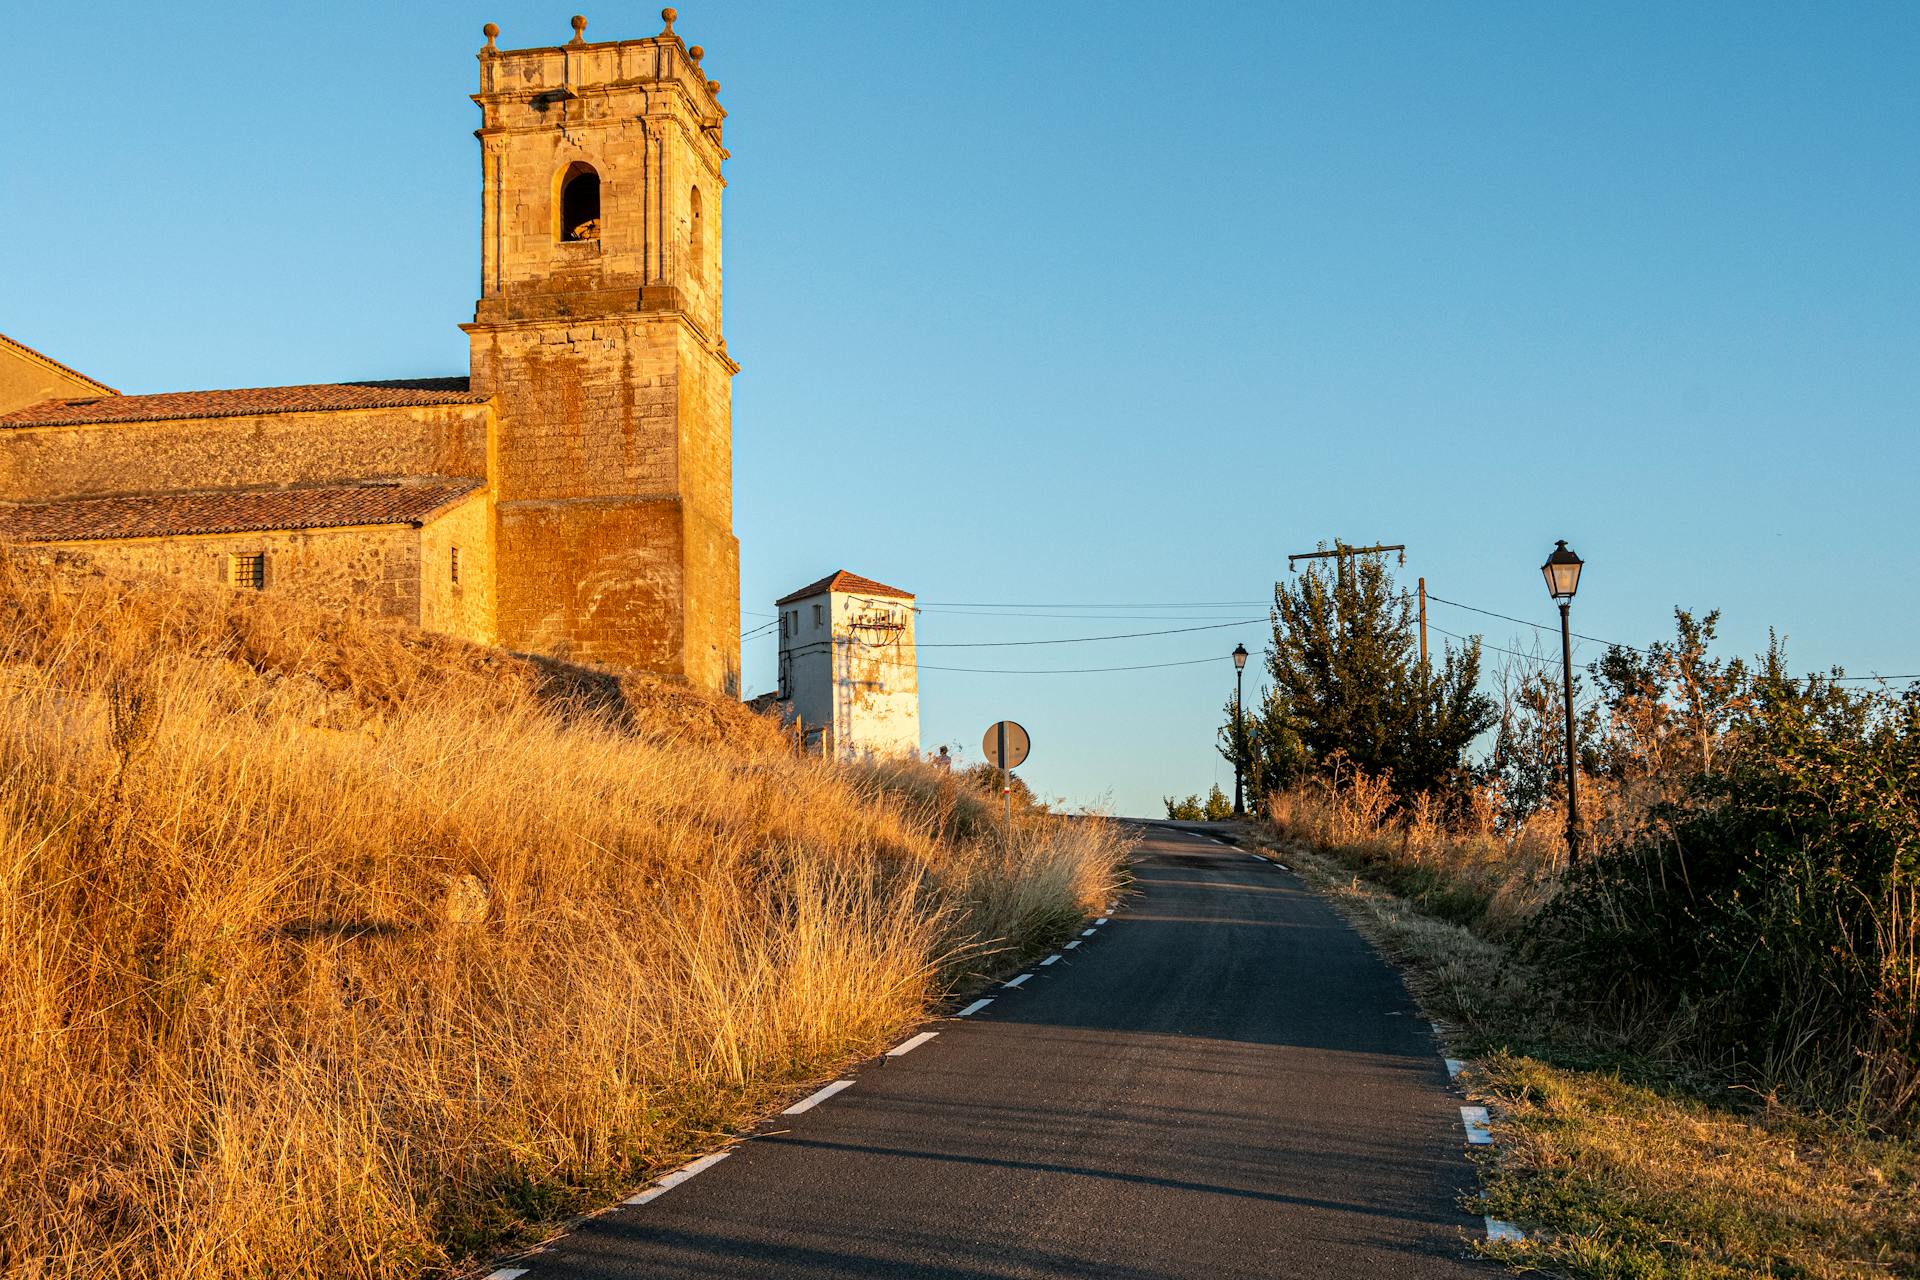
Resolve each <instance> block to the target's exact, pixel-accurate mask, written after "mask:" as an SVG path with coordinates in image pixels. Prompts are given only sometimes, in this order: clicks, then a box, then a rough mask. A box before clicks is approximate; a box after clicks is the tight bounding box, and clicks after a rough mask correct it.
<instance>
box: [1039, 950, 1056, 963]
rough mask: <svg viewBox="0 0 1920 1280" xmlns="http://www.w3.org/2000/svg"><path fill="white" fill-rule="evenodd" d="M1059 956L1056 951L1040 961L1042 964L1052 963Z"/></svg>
mask: <svg viewBox="0 0 1920 1280" xmlns="http://www.w3.org/2000/svg"><path fill="white" fill-rule="evenodd" d="M1059 958H1060V953H1059V952H1058V951H1056V952H1054V953H1053V954H1052V955H1050V956H1048V957H1047V958H1046V959H1045V960H1042V961H1041V962H1040V963H1041V965H1042V966H1046V965H1050V964H1052V963H1054V962H1055V961H1056V960H1058V959H1059Z"/></svg>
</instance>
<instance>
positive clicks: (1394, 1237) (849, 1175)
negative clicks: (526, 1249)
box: [509, 826, 1497, 1280]
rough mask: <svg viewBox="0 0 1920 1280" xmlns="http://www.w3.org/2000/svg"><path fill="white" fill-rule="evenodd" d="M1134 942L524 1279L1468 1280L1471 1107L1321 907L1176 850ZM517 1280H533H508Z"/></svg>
mask: <svg viewBox="0 0 1920 1280" xmlns="http://www.w3.org/2000/svg"><path fill="white" fill-rule="evenodd" d="M1147 836H1148V838H1147V841H1146V843H1145V844H1144V845H1143V847H1142V857H1141V860H1140V862H1139V865H1138V867H1137V872H1138V875H1139V885H1138V891H1137V892H1136V893H1135V894H1134V895H1133V897H1132V898H1131V900H1130V901H1128V902H1126V903H1124V904H1122V907H1121V909H1120V911H1119V912H1118V913H1116V914H1115V916H1114V917H1113V919H1112V920H1111V922H1110V923H1108V924H1107V925H1106V926H1104V927H1102V928H1100V929H1098V930H1097V931H1096V932H1095V933H1094V935H1093V936H1091V937H1089V938H1087V939H1085V940H1084V942H1083V943H1082V944H1081V945H1080V946H1079V947H1077V948H1075V949H1073V950H1069V951H1064V952H1063V953H1062V959H1061V960H1059V961H1058V962H1056V963H1054V964H1052V965H1048V966H1044V967H1042V966H1038V965H1036V966H1034V967H1032V968H1031V969H1030V970H1029V971H1030V972H1032V973H1033V975H1034V976H1033V977H1032V978H1030V979H1029V980H1027V981H1026V982H1025V983H1023V984H1022V985H1020V986H1019V987H1017V988H1015V989H1012V990H1006V989H998V988H996V989H992V990H988V991H986V992H983V993H982V994H983V995H988V996H992V997H993V1003H992V1004H991V1005H988V1006H987V1007H986V1008H984V1009H983V1010H981V1011H980V1012H979V1013H977V1014H975V1015H973V1016H972V1017H969V1018H966V1019H964V1020H962V1019H950V1020H946V1021H943V1022H939V1023H935V1024H932V1025H931V1026H930V1027H929V1028H928V1029H930V1030H935V1031H938V1032H939V1035H938V1036H936V1037H935V1038H933V1039H931V1040H928V1041H926V1042H924V1043H922V1044H921V1045H919V1046H918V1047H916V1048H914V1049H913V1050H912V1051H911V1052H910V1053H907V1054H904V1055H902V1056H900V1057H895V1058H881V1059H879V1060H876V1061H874V1062H870V1063H867V1064H865V1065H864V1066H861V1067H860V1068H858V1069H857V1071H855V1072H853V1073H851V1076H852V1078H853V1079H854V1081H855V1083H854V1084H853V1085H852V1086H851V1087H850V1088H847V1089H845V1090H844V1091H842V1092H840V1093H838V1094H836V1095H834V1096H833V1097H831V1098H829V1099H828V1100H826V1101H824V1102H822V1103H820V1104H819V1105H818V1106H817V1107H815V1108H814V1109H812V1110H809V1111H807V1112H806V1113H805V1114H802V1115H795V1116H782V1117H780V1118H779V1119H778V1120H776V1121H775V1122H774V1123H772V1124H770V1125H768V1126H766V1129H765V1130H764V1131H763V1133H762V1135H761V1136H758V1137H756V1138H754V1139H753V1140H752V1141H750V1142H746V1143H744V1144H741V1145H739V1146H737V1147H735V1148H734V1149H733V1151H732V1153H731V1154H730V1155H729V1156H728V1157H727V1158H726V1159H724V1160H722V1161H720V1162H718V1163H715V1164H713V1165H711V1166H710V1167H709V1168H707V1169H705V1170H704V1171H703V1172H701V1173H699V1175H698V1176H696V1177H693V1178H691V1179H689V1180H687V1181H685V1182H683V1183H681V1184H680V1185H678V1186H676V1187H674V1188H673V1189H672V1190H669V1191H667V1192H666V1193H664V1194H662V1195H660V1196H659V1197H658V1198H656V1199H653V1200H652V1201H651V1202H649V1203H647V1204H645V1205H640V1206H636V1207H627V1208H621V1209H619V1210H616V1211H615V1212H613V1213H610V1214H607V1215H604V1216H602V1217H599V1218H596V1219H594V1220H592V1221H590V1222H588V1223H586V1224H584V1225H583V1226H582V1227H581V1228H580V1229H579V1230H577V1231H575V1232H574V1233H573V1234H571V1235H569V1236H567V1237H565V1238H564V1239H562V1240H560V1241H557V1242H555V1243H554V1244H553V1245H552V1246H550V1248H549V1249H548V1251H546V1252H544V1253H542V1254H539V1255H536V1256H534V1257H532V1258H528V1259H525V1260H523V1261H521V1262H519V1263H516V1264H515V1266H516V1267H525V1268H527V1269H528V1270H527V1273H526V1274H527V1280H615V1278H625V1277H649V1278H652V1277H723V1276H724V1277H729V1278H737V1277H746V1276H752V1277H760V1276H767V1277H778V1278H780V1280H821V1278H824V1277H856V1276H857V1277H889V1278H897V1277H908V1276H912V1277H924V1278H928V1280H987V1278H988V1277H992V1278H994V1280H1001V1278H1004V1277H1029V1276H1099V1277H1104V1278H1106V1280H1149V1278H1152V1280H1162V1278H1167V1277H1180V1278H1182V1280H1185V1278H1188V1277H1192V1278H1194V1280H1199V1278H1201V1277H1206V1278H1207V1280H1221V1278H1235V1277H1255V1276H1259V1277H1272V1276H1282V1277H1293V1276H1298V1277H1362V1276H1364V1277H1399V1276H1406V1277H1420V1278H1422V1280H1424V1278H1427V1277H1435V1278H1438V1277H1454V1276H1460V1277H1466V1276H1476V1277H1481V1278H1482V1280H1485V1278H1486V1277H1487V1276H1489V1275H1492V1274H1497V1271H1496V1270H1495V1269H1494V1268H1491V1267H1489V1266H1487V1265H1486V1264H1482V1263H1479V1262H1475V1261H1472V1260H1470V1259H1468V1258H1467V1256H1466V1253H1465V1241H1466V1239H1467V1236H1468V1234H1469V1233H1471V1232H1473V1231H1474V1230H1475V1229H1476V1228H1477V1227H1478V1226H1479V1223H1478V1222H1477V1221H1476V1220H1475V1219H1472V1218H1469V1217H1468V1216H1467V1215H1466V1214H1465V1213H1464V1212H1462V1211H1461V1210H1460V1209H1459V1208H1458V1207H1457V1203H1456V1198H1457V1196H1458V1195H1459V1194H1460V1192H1461V1191H1462V1190H1463V1189H1464V1188H1465V1187H1466V1186H1467V1185H1468V1183H1469V1181H1470V1179H1471V1176H1472V1174H1471V1168H1470V1166H1469V1165H1468V1163H1467V1161H1466V1159H1465V1157H1464V1155H1463V1154H1462V1153H1463V1150H1464V1147H1463V1136H1462V1132H1461V1128H1460V1114H1459V1099H1458V1098H1457V1097H1456V1096H1454V1095H1453V1094H1452V1093H1451V1092H1450V1091H1449V1088H1448V1084H1447V1076H1446V1070H1445V1068H1444V1066H1443V1065H1442V1062H1441V1058H1440V1056H1439V1052H1438V1049H1437V1047H1436V1046H1435V1044H1434V1041H1433V1036H1432V1031H1431V1029H1430V1028H1429V1026H1428V1024H1427V1023H1426V1022H1425V1021H1424V1020H1423V1019H1422V1018H1421V1017H1420V1016H1419V1014H1418V1013H1417V1011H1416V1010H1415V1008H1414V1006H1413V1004H1412V1002H1411V1001H1410V1000H1409V999H1408V998H1407V995H1406V992H1405V990H1404V989H1403V988H1402V987H1401V984H1400V981H1399V979H1398V978H1397V977H1396V976H1395V975H1394V973H1393V972H1392V971H1391V970H1390V969H1389V968H1387V966H1386V965H1384V964H1383V963H1381V961H1380V960H1379V959H1378V958H1377V957H1376V956H1375V955H1374V954H1373V953H1372V952H1371V951H1370V950H1369V949H1368V948H1367V947H1366V945H1365V944H1364V943H1363V942H1361V940H1360V939H1359V938H1358V937H1357V936H1356V935H1355V934H1354V933H1353V932H1352V931H1351V930H1350V929H1349V928H1347V926H1346V925H1345V924H1344V923H1342V922H1341V921H1340V919H1339V918H1338V917H1337V916H1336V915H1335V914H1334V913H1333V911H1332V910H1331V909H1330V908H1328V907H1327V906H1326V904H1325V903H1323V902H1321V901H1320V900H1319V899H1318V898H1316V897H1315V896H1313V895H1312V894H1310V893H1308V892H1307V891H1306V890H1305V889H1304V888H1303V887H1302V886H1301V884H1300V882H1299V881H1298V880H1297V879H1296V878H1295V877H1293V876H1292V875H1290V874H1287V873H1284V872H1282V871H1280V870H1279V869H1278V868H1276V867H1273V866H1270V865H1266V864H1263V863H1260V862H1256V861H1255V860H1253V859H1252V858H1251V857H1250V856H1248V855H1247V854H1245V853H1242V852H1239V851H1237V850H1234V849H1230V848H1227V847H1224V846H1222V845H1219V844H1216V843H1212V842H1210V841H1208V840H1206V839H1205V838H1204V837H1202V836H1199V835H1195V834H1191V833H1186V832H1180V831H1175V830H1172V829H1170V828H1167V827H1160V826H1155V827H1151V828H1149V829H1148V831H1147ZM509 1274H510V1273H509Z"/></svg>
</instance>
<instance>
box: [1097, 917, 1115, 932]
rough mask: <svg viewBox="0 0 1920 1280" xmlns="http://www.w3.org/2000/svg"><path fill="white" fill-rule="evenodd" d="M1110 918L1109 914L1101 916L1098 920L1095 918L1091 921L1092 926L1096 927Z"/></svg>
mask: <svg viewBox="0 0 1920 1280" xmlns="http://www.w3.org/2000/svg"><path fill="white" fill-rule="evenodd" d="M1111 918H1112V917H1110V916H1101V917H1100V918H1099V919H1098V920H1095V921H1094V922H1093V927H1094V928H1096V929H1098V928H1099V927H1100V926H1101V925H1103V924H1105V923H1106V922H1107V921H1108V920H1109V919H1111Z"/></svg>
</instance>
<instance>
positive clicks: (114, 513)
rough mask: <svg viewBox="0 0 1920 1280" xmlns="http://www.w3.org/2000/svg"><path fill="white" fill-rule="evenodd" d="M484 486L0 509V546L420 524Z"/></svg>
mask: <svg viewBox="0 0 1920 1280" xmlns="http://www.w3.org/2000/svg"><path fill="white" fill-rule="evenodd" d="M484 483H485V481H482V480H478V479H465V478H462V479H455V480H432V481H423V482H419V483H413V482H406V483H398V482H397V483H394V484H336V485H312V486H308V487H306V488H301V489H224V490H220V489H216V490H203V491H200V492H196V493H167V494H153V495H147V496H142V497H131V498H68V499H65V500H62V501H58V502H18V503H0V541H9V542H95V541H108V540H111V539H115V538H166V537H175V536H179V535H182V534H194V533H255V532H260V531H263V530H268V529H330V528H340V527H342V526H345V525H362V524H419V523H421V522H423V521H425V520H426V519H427V518H428V517H430V516H432V515H434V514H435V513H436V512H438V511H439V510H440V509H441V508H442V507H445V506H447V505H448V504H450V503H452V502H453V501H455V500H456V499H459V498H463V497H465V496H466V495H468V494H470V493H472V492H474V491H475V490H476V489H479V488H480V487H481V486H482V485H483V484H484Z"/></svg>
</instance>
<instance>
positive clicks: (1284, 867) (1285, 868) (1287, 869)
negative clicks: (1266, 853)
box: [1273, 862, 1293, 875]
mask: <svg viewBox="0 0 1920 1280" xmlns="http://www.w3.org/2000/svg"><path fill="white" fill-rule="evenodd" d="M1273 865H1274V866H1276V867H1278V868H1280V869H1281V870H1282V871H1285V872H1287V873H1288V874H1289V875H1291V874H1292V873H1293V868H1292V867H1290V866H1288V865H1287V864H1286V863H1284V862H1276V863H1274V864H1273Z"/></svg>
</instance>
